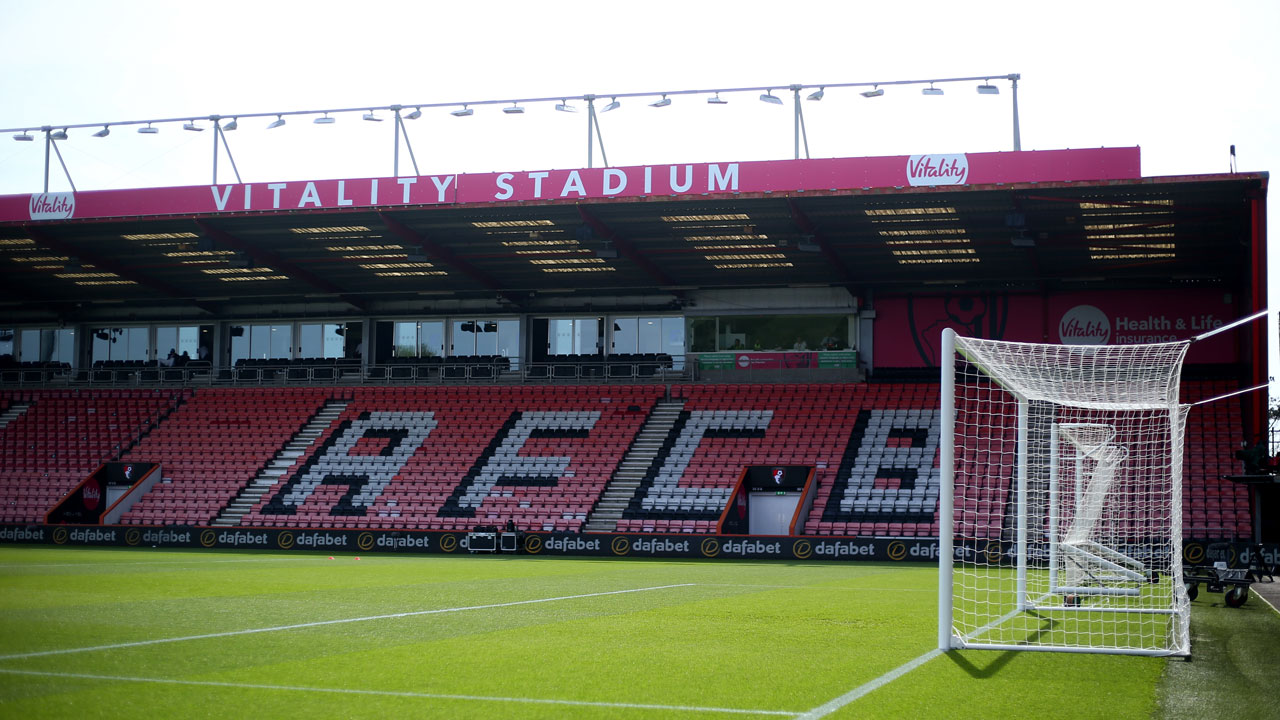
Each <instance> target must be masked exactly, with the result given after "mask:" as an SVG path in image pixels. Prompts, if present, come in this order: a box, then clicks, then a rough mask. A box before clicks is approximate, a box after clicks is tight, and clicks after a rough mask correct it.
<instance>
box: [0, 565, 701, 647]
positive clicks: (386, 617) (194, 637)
mask: <svg viewBox="0 0 1280 720" xmlns="http://www.w3.org/2000/svg"><path fill="white" fill-rule="evenodd" d="M695 584H696V583H680V584H679V585H655V586H653V587H643V588H632V589H630V590H610V591H608V592H597V593H585V594H582V595H561V596H559V597H550V598H537V599H534V600H515V601H513V602H505V603H491V604H488V605H467V606H464V607H452V608H439V609H436V610H413V611H410V612H402V613H389V614H386V615H368V616H365V617H354V618H340V619H337V620H317V621H315V622H306V623H296V624H294V625H276V626H273V627H265V628H249V629H247V630H229V631H227V632H217V633H205V634H203V635H185V636H183V637H173V638H159V639H157V640H138V641H136V642H126V643H115V644H113V645H94V646H91V647H81V648H65V649H62V650H41V651H38V652H29V653H15V654H13V655H0V660H20V659H23V658H34V657H47V656H50V655H69V654H71V653H82V652H94V651H97V650H118V649H120V648H130V647H142V646H144V645H159V644H161V643H173V642H183V641H186V640H207V639H209V638H220V637H233V636H236V635H253V634H255V633H266V632H277V631H280V630H297V629H300V628H310V627H321V626H323V625H341V624H344V623H355V622H365V621H367V620H390V619H394V618H406V617H416V616H418V615H441V614H444V613H455V612H466V611H468V610H490V609H493V608H505V607H515V606H517V605H536V604H538V603H549V602H559V601H561V600H579V599H582V598H590V597H603V596H605V595H625V594H627V593H638V592H648V591H650V590H668V589H671V588H678V587H692V586H693V585H695Z"/></svg>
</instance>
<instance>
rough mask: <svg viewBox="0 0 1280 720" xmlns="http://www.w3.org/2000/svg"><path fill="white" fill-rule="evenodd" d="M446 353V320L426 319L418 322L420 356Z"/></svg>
mask: <svg viewBox="0 0 1280 720" xmlns="http://www.w3.org/2000/svg"><path fill="white" fill-rule="evenodd" d="M441 355H444V322H443V321H440V320H426V321H423V322H420V323H418V357H439V356H441Z"/></svg>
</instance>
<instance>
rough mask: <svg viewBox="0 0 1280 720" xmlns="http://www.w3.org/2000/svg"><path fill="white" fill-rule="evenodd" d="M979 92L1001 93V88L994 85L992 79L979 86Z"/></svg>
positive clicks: (982, 93)
mask: <svg viewBox="0 0 1280 720" xmlns="http://www.w3.org/2000/svg"><path fill="white" fill-rule="evenodd" d="M978 94H979V95H999V94H1000V88H999V87H996V86H995V85H992V84H991V82H990V81H987V82H985V83H983V84H981V85H979V86H978Z"/></svg>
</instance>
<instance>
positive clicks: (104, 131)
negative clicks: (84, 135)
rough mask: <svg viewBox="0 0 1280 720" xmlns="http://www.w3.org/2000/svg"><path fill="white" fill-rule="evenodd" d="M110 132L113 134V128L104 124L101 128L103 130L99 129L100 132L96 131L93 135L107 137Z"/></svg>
mask: <svg viewBox="0 0 1280 720" xmlns="http://www.w3.org/2000/svg"><path fill="white" fill-rule="evenodd" d="M110 134H111V128H110V127H109V126H107V125H103V126H102V129H101V130H99V131H98V132H96V133H94V134H93V136H94V137H106V136H108V135H110Z"/></svg>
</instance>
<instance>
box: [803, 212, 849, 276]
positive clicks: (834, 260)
mask: <svg viewBox="0 0 1280 720" xmlns="http://www.w3.org/2000/svg"><path fill="white" fill-rule="evenodd" d="M787 209H788V210H790V211H791V222H793V223H795V226H796V227H797V228H799V229H800V232H802V233H804V234H805V235H809V236H811V237H812V238H813V241H814V242H815V243H817V245H818V248H819V249H820V250H821V251H822V257H824V258H826V260H827V262H828V263H830V264H831V267H832V268H833V269H835V271H836V272H837V273H838V274H839V275H840V279H842V280H843V281H844V282H846V283H850V284H852V283H853V282H854V280H855V279H854V277H853V273H851V272H849V268H848V267H847V266H846V265H845V264H844V261H843V260H841V259H840V256H839V255H838V254H837V253H836V251H835V248H833V247H831V243H829V242H827V239H826V238H825V237H823V235H822V233H821V232H820V231H819V230H818V228H817V226H815V225H814V224H813V221H812V220H810V219H809V216H808V215H805V214H804V211H803V210H801V209H800V207H799V206H798V205H796V201H795V199H794V198H787Z"/></svg>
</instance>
